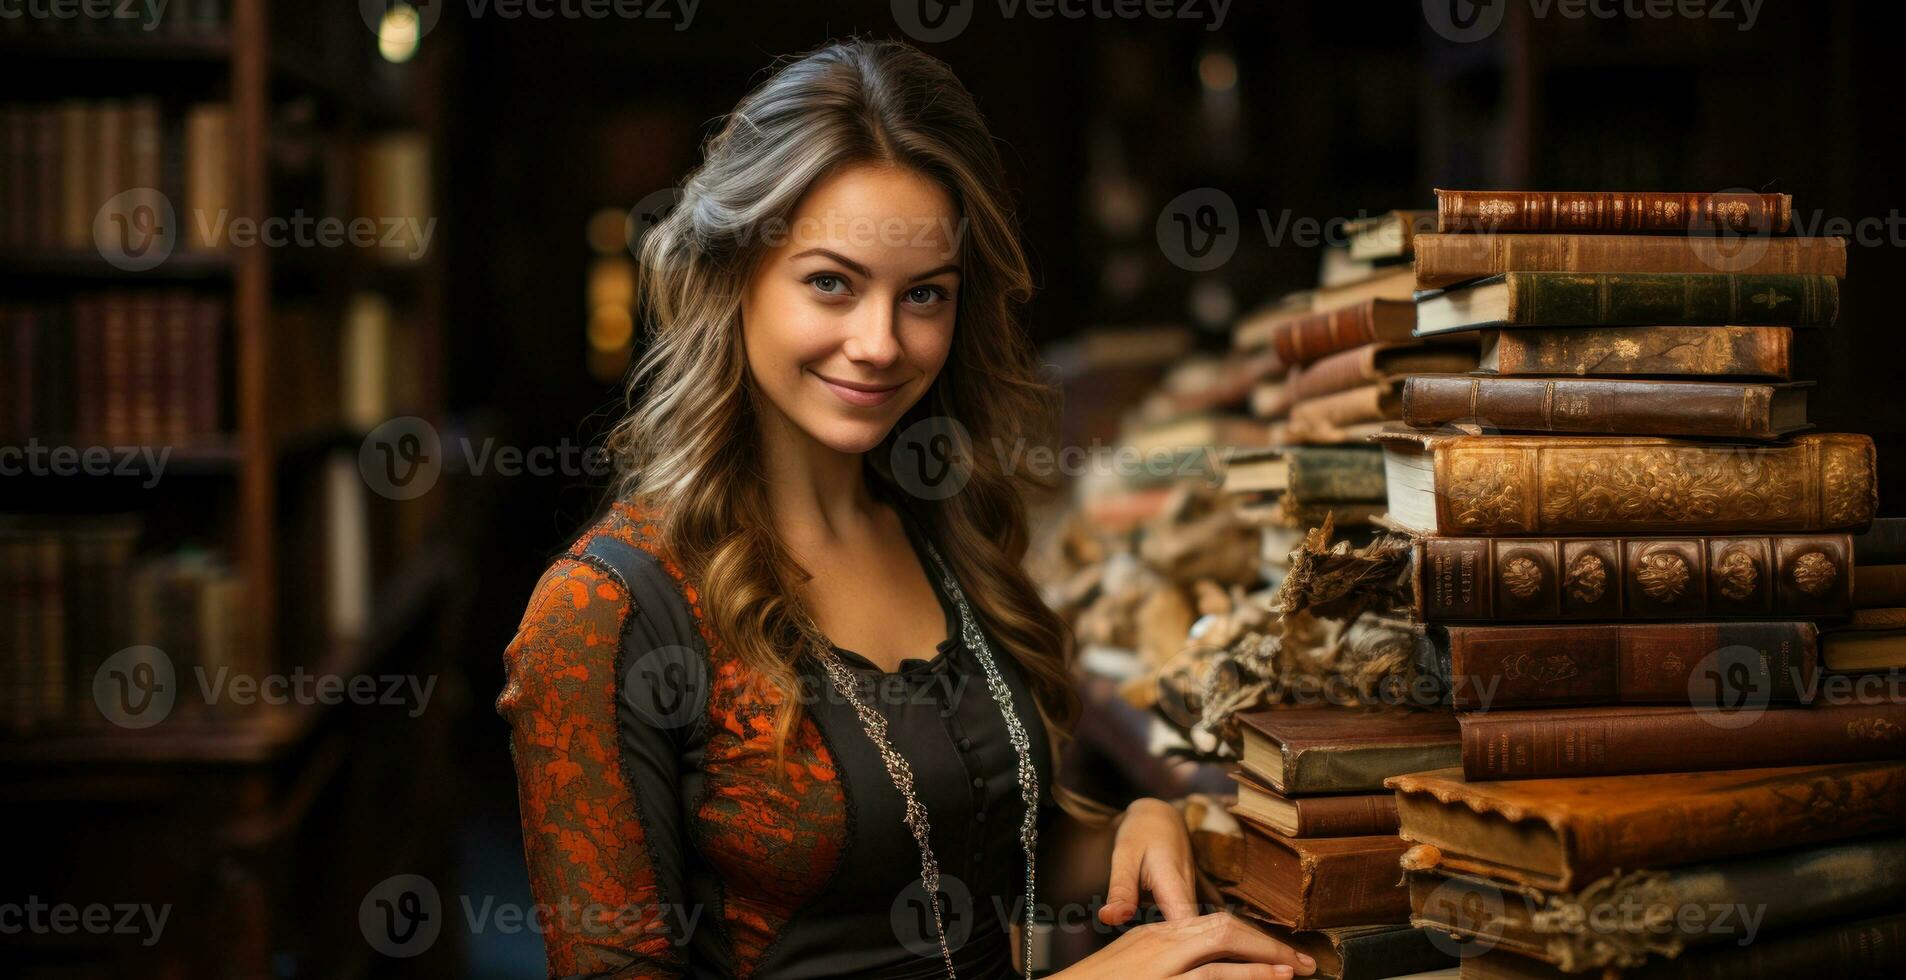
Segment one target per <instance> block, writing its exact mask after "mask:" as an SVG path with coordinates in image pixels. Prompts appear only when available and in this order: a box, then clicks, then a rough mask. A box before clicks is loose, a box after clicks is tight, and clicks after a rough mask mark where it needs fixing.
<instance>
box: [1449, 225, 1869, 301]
mask: <svg viewBox="0 0 1906 980" xmlns="http://www.w3.org/2000/svg"><path fill="white" fill-rule="evenodd" d="M1507 272H1728V273H1758V274H1762V275H1816V276H1834V277H1837V278H1841V279H1844V278H1846V239H1844V238H1684V237H1670V236H1666V235H1545V234H1509V235H1445V234H1434V235H1418V236H1416V288H1418V289H1434V288H1437V287H1440V286H1448V285H1450V284H1451V283H1458V282H1463V281H1464V280H1468V279H1481V278H1483V277H1485V276H1499V275H1502V274H1504V273H1507Z"/></svg>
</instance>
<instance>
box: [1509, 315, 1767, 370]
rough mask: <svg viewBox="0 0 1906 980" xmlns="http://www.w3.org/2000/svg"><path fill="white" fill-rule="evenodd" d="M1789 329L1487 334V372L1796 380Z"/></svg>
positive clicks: (1624, 329)
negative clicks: (1671, 375) (1675, 375)
mask: <svg viewBox="0 0 1906 980" xmlns="http://www.w3.org/2000/svg"><path fill="white" fill-rule="evenodd" d="M1792 346H1793V330H1792V329H1791V328H1788V327H1606V328H1604V327H1556V328H1553V329H1539V330H1485V331H1483V332H1482V354H1481V356H1480V357H1479V358H1478V359H1477V367H1476V370H1477V371H1478V372H1481V373H1483V374H1500V375H1516V374H1574V375H1584V374H1592V375H1624V374H1646V375H1670V374H1678V375H1687V376H1690V377H1738V378H1772V379H1774V380H1776V381H1785V380H1787V379H1788V378H1790V377H1792V376H1793V367H1792V356H1791V350H1792Z"/></svg>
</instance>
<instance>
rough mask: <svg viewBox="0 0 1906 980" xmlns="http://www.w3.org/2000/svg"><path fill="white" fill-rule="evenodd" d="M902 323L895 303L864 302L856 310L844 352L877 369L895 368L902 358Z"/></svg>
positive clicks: (851, 357)
mask: <svg viewBox="0 0 1906 980" xmlns="http://www.w3.org/2000/svg"><path fill="white" fill-rule="evenodd" d="M896 302H897V300H896ZM898 326H899V316H898V315H897V313H896V311H895V310H894V303H891V302H889V303H862V304H860V306H859V308H858V309H856V310H855V311H854V317H853V322H852V324H851V325H850V327H849V332H848V335H847V342H846V343H844V344H842V345H841V353H843V354H845V355H847V359H848V360H850V361H853V362H854V363H856V364H864V365H866V366H868V367H870V368H873V369H875V370H884V369H886V368H889V367H892V366H893V365H894V363H895V362H897V361H899V360H900V335H899V333H898V332H897V328H898Z"/></svg>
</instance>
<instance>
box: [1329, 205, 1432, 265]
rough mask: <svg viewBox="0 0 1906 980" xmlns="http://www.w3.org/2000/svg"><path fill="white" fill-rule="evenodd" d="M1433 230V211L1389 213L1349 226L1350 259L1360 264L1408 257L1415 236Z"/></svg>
mask: <svg viewBox="0 0 1906 980" xmlns="http://www.w3.org/2000/svg"><path fill="white" fill-rule="evenodd" d="M1435 230H1436V212H1434V211H1403V210H1399V211H1388V212H1385V213H1383V214H1380V215H1377V216H1376V217H1374V218H1366V219H1364V220H1362V221H1354V222H1351V224H1350V228H1349V232H1350V257H1351V258H1353V259H1357V260H1359V261H1376V260H1379V259H1400V258H1403V257H1405V256H1407V255H1409V254H1410V251H1411V247H1412V245H1413V244H1414V243H1415V241H1416V236H1417V235H1419V234H1422V233H1424V232H1431V231H1435Z"/></svg>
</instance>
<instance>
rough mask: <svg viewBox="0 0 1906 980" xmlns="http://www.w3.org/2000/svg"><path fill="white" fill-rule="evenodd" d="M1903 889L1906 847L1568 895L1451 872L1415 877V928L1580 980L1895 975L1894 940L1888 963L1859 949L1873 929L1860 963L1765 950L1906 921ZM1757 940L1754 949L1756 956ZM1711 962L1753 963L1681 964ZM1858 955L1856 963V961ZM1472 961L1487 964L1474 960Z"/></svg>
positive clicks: (1772, 861)
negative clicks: (1882, 920) (1829, 930)
mask: <svg viewBox="0 0 1906 980" xmlns="http://www.w3.org/2000/svg"><path fill="white" fill-rule="evenodd" d="M1411 853H1412V855H1414V854H1415V852H1414V851H1412V852H1411ZM1902 888H1906V839H1902V838H1899V837H1890V838H1880V839H1878V840H1870V841H1861V842H1857V843H1845V844H1829V845H1827V846H1825V847H1814V848H1807V849H1804V850H1782V851H1777V852H1774V853H1771V854H1763V855H1755V856H1752V857H1742V858H1735V859H1733V860H1730V861H1717V862H1713V863H1705V864H1698V865H1693V866H1689V867H1686V868H1680V869H1674V870H1668V871H1656V870H1646V871H1636V872H1633V873H1629V874H1625V875H1621V876H1619V877H1616V876H1611V877H1608V878H1604V879H1602V880H1600V881H1596V882H1593V883H1591V884H1589V885H1587V886H1585V887H1584V888H1583V889H1581V890H1579V891H1573V892H1565V893H1562V894H1549V893H1547V892H1543V891H1539V890H1536V889H1525V888H1517V887H1513V886H1509V885H1504V884H1500V883H1497V882H1493V881H1490V880H1488V879H1484V878H1478V877H1475V876H1472V875H1465V874H1461V873H1459V872H1453V871H1447V870H1444V869H1442V868H1430V869H1427V870H1422V871H1418V870H1412V871H1410V872H1409V891H1410V903H1411V906H1412V909H1413V912H1412V915H1411V917H1410V922H1411V924H1413V925H1417V926H1420V927H1423V928H1426V929H1431V930H1435V931H1440V932H1442V933H1444V934H1446V935H1451V936H1455V937H1457V938H1458V939H1461V940H1477V941H1478V943H1477V946H1476V947H1475V948H1476V949H1478V950H1481V949H1487V950H1488V951H1489V953H1488V954H1485V955H1490V954H1493V953H1495V952H1498V951H1506V952H1511V953H1514V954H1516V955H1517V956H1520V957H1525V958H1527V959H1529V960H1531V961H1533V962H1538V963H1548V964H1552V965H1553V968H1554V969H1559V970H1562V971H1565V972H1566V973H1567V975H1569V976H1572V977H1577V978H1581V980H1590V978H1607V977H1656V978H1675V980H1687V978H1689V977H1726V978H1728V980H1787V978H1797V977H1808V978H1816V977H1832V976H1846V977H1861V978H1870V977H1886V976H1893V975H1895V974H1896V973H1897V969H1896V967H1897V962H1896V959H1895V957H1896V956H1897V950H1898V949H1899V946H1898V944H1897V941H1895V942H1893V943H1890V944H1886V946H1887V948H1886V949H1885V952H1884V953H1883V954H1881V955H1873V954H1872V953H1871V952H1870V951H1868V950H1864V949H1858V947H1859V946H1860V945H1861V944H1862V943H1867V942H1873V941H1875V939H1877V937H1871V936H1867V935H1865V933H1866V930H1867V927H1866V926H1864V925H1862V926H1861V927H1860V928H1859V929H1856V930H1854V931H1853V934H1852V936H1849V937H1847V938H1849V939H1851V940H1852V945H1853V946H1854V947H1855V949H1857V952H1854V950H1848V949H1845V948H1836V947H1837V946H1838V944H1837V943H1828V944H1826V947H1825V948H1824V949H1822V948H1820V947H1819V946H1815V945H1812V944H1809V945H1810V947H1811V950H1812V952H1813V953H1814V954H1815V955H1814V957H1813V958H1812V959H1810V960H1808V959H1799V958H1796V957H1792V956H1785V955H1783V956H1779V957H1778V958H1775V955H1774V954H1773V952H1772V950H1767V951H1763V950H1762V946H1763V945H1771V944H1772V943H1773V942H1774V941H1775V937H1779V936H1783V935H1804V934H1805V933H1806V931H1807V930H1808V928H1809V927H1813V926H1816V925H1824V924H1826V923H1835V924H1839V923H1847V922H1859V921H1860V920H1866V921H1868V922H1871V921H1872V920H1870V919H1867V917H1869V916H1881V915H1894V914H1897V913H1898V912H1899V895H1900V892H1901V889H1902ZM1750 919H1751V920H1752V921H1751V922H1750V921H1749V920H1750ZM1855 937H1857V938H1855ZM1749 938H1754V939H1755V941H1754V942H1752V943H1751V945H1749V944H1747V940H1748V939H1749ZM1743 947H1745V948H1743ZM1708 951H1712V953H1713V954H1715V955H1719V956H1728V955H1730V954H1732V953H1736V952H1740V953H1750V954H1752V955H1750V956H1747V957H1744V958H1739V959H1730V960H1728V961H1727V962H1728V963H1729V965H1730V966H1731V969H1727V970H1720V971H1716V972H1707V971H1706V970H1705V969H1698V970H1697V969H1686V968H1684V962H1683V961H1684V960H1685V961H1686V964H1687V965H1692V964H1696V963H1699V962H1701V961H1700V959H1698V957H1703V956H1705V955H1708ZM1850 952H1851V953H1854V955H1853V956H1852V957H1851V958H1850V959H1849V958H1847V956H1846V954H1847V953H1850ZM1836 954H1838V955H1836ZM1474 958H1479V957H1471V958H1469V959H1474ZM1469 959H1465V961H1464V967H1465V970H1464V974H1463V975H1464V976H1470V975H1471V974H1470V973H1469V971H1468V969H1467V967H1468V962H1469ZM1770 960H1771V961H1772V962H1769V961H1770ZM1841 962H1844V963H1848V964H1850V965H1851V966H1852V967H1853V970H1852V972H1849V973H1844V974H1836V973H1832V972H1828V971H1824V970H1821V969H1820V967H1822V966H1823V965H1824V964H1826V963H1841ZM1624 963H1627V964H1638V965H1640V966H1641V969H1639V970H1635V971H1634V972H1630V971H1629V970H1627V969H1623V968H1622V964H1624ZM1650 967H1657V968H1658V969H1649V968H1650ZM1874 967H1880V969H1879V970H1878V972H1873V970H1872V968H1874ZM1511 975H1517V974H1511ZM1535 975H1536V976H1553V975H1554V974H1544V973H1536V974H1535Z"/></svg>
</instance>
